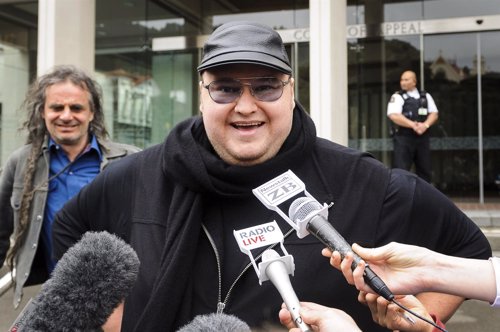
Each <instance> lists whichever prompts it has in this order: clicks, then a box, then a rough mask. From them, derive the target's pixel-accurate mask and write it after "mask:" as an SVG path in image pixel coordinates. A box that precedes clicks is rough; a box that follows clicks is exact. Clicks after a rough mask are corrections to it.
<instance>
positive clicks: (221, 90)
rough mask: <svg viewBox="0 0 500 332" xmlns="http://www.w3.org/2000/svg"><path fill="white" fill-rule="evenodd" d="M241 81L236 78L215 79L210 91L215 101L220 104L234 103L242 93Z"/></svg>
mask: <svg viewBox="0 0 500 332" xmlns="http://www.w3.org/2000/svg"><path fill="white" fill-rule="evenodd" d="M241 89H242V86H241V83H240V82H238V81H235V80H222V81H213V82H212V83H210V85H209V86H208V92H209V93H210V97H212V99H213V101H215V102H216V103H219V104H228V103H232V102H233V101H234V100H235V99H236V98H238V97H239V96H240V94H241Z"/></svg>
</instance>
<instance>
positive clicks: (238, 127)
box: [200, 64, 295, 166]
mask: <svg viewBox="0 0 500 332" xmlns="http://www.w3.org/2000/svg"><path fill="white" fill-rule="evenodd" d="M257 77H275V78H278V79H280V80H281V81H287V80H288V78H289V75H286V74H283V73H281V72H279V71H276V70H273V69H270V68H267V67H263V66H258V65H246V64H240V65H226V66H221V67H216V68H214V69H209V70H207V71H205V72H204V73H203V75H202V82H201V83H200V94H201V97H200V100H201V101H200V111H201V113H202V116H203V123H204V124H205V129H206V132H207V136H208V138H209V140H210V142H211V143H212V146H213V147H214V149H215V151H216V152H217V154H218V155H219V156H220V157H221V158H222V159H223V160H224V161H226V162H227V163H229V164H233V165H241V166H250V165H255V164H259V163H262V162H264V161H266V160H268V159H270V158H272V157H274V156H275V155H276V154H277V153H278V151H279V149H280V148H281V145H282V144H283V142H284V141H285V139H286V138H287V137H288V134H289V133H290V130H291V128H292V118H293V108H294V106H295V102H294V92H293V85H294V82H293V79H291V81H290V83H289V84H286V85H285V86H284V87H283V94H282V95H281V97H280V98H279V99H277V100H275V101H270V102H266V101H260V100H258V99H257V98H256V97H254V96H253V95H252V94H251V92H250V87H249V86H248V85H244V86H243V93H242V95H241V96H240V97H238V98H236V100H234V101H232V102H230V103H227V104H220V103H216V102H215V101H213V100H212V98H211V97H210V95H209V92H208V90H207V89H206V88H204V87H203V85H208V84H210V83H211V82H212V81H216V80H221V79H238V80H240V81H241V82H242V83H249V82H250V81H249V80H245V78H257Z"/></svg>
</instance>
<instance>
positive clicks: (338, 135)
mask: <svg viewBox="0 0 500 332" xmlns="http://www.w3.org/2000/svg"><path fill="white" fill-rule="evenodd" d="M346 11H347V3H346V0H335V1H330V0H310V1H309V13H310V14H309V15H310V31H311V34H310V44H309V47H310V77H311V82H310V89H311V91H310V96H311V97H310V98H311V101H310V104H311V117H312V118H313V120H314V122H315V124H316V127H317V131H318V136H320V137H324V138H327V139H330V140H332V141H334V142H337V143H339V144H342V145H347V144H348V112H347V110H348V108H347V39H346V24H347V21H346Z"/></svg>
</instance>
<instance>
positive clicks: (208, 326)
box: [177, 313, 251, 332]
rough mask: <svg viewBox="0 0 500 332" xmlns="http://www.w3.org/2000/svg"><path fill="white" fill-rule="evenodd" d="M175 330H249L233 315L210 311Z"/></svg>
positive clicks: (183, 331)
mask: <svg viewBox="0 0 500 332" xmlns="http://www.w3.org/2000/svg"><path fill="white" fill-rule="evenodd" d="M177 332H251V330H250V327H248V325H247V323H245V322H243V321H242V320H241V319H239V318H237V317H236V316H233V315H227V314H217V313H212V314H208V315H201V316H196V317H195V318H194V319H193V320H192V321H191V322H190V323H188V324H186V325H184V326H183V327H181V328H180V329H179V330H178V331H177Z"/></svg>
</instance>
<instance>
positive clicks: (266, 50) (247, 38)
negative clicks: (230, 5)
mask: <svg viewBox="0 0 500 332" xmlns="http://www.w3.org/2000/svg"><path fill="white" fill-rule="evenodd" d="M238 63H250V64H256V65H262V66H266V67H271V68H274V69H276V70H278V71H281V72H283V73H286V74H291V73H292V68H291V67H290V61H289V60H288V56H287V54H286V51H285V46H284V45H283V40H282V39H281V36H280V35H279V34H278V33H277V32H276V31H275V30H273V29H272V28H270V27H269V26H267V25H264V24H260V23H255V22H249V21H234V22H229V23H225V24H223V25H221V26H220V27H218V28H217V29H215V30H214V32H213V33H212V35H211V36H210V37H209V38H208V40H207V41H206V42H205V45H204V46H203V59H202V60H201V64H200V65H199V66H198V71H199V72H201V71H203V70H206V69H209V68H213V67H218V66H223V65H229V64H238Z"/></svg>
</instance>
